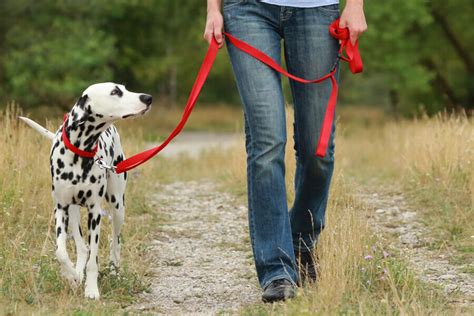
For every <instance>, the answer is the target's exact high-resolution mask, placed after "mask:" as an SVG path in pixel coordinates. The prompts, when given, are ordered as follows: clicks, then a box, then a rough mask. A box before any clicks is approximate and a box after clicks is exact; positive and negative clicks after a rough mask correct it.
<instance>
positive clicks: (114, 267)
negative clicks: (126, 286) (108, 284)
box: [109, 261, 119, 276]
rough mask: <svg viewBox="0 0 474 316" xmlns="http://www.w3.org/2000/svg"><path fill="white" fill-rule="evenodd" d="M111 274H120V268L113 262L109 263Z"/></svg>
mask: <svg viewBox="0 0 474 316" xmlns="http://www.w3.org/2000/svg"><path fill="white" fill-rule="evenodd" d="M109 273H110V275H114V276H116V275H118V274H119V267H118V265H116V264H115V263H114V262H113V261H110V262H109Z"/></svg>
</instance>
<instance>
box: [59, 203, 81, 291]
mask: <svg viewBox="0 0 474 316" xmlns="http://www.w3.org/2000/svg"><path fill="white" fill-rule="evenodd" d="M54 215H55V221H56V225H55V226H56V258H57V259H58V261H59V263H60V265H61V274H62V275H63V276H64V277H65V278H66V279H67V280H68V281H69V283H70V284H71V286H73V287H75V286H77V285H78V284H79V276H78V275H77V273H76V270H75V269H74V265H73V263H72V261H71V259H69V255H68V253H67V247H66V241H67V229H68V222H69V206H68V205H65V206H64V205H61V204H59V203H57V204H56V208H55V210H54Z"/></svg>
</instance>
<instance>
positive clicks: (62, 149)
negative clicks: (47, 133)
mask: <svg viewBox="0 0 474 316" xmlns="http://www.w3.org/2000/svg"><path fill="white" fill-rule="evenodd" d="M59 153H60V154H61V155H64V154H65V153H66V149H64V147H61V149H60V150H59Z"/></svg>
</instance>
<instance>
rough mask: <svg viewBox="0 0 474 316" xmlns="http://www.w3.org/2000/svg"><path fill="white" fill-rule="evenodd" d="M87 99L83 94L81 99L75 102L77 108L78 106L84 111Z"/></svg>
mask: <svg viewBox="0 0 474 316" xmlns="http://www.w3.org/2000/svg"><path fill="white" fill-rule="evenodd" d="M88 98H89V97H88V96H87V94H84V95H83V96H82V97H80V98H79V99H78V100H77V102H76V104H77V106H79V107H80V108H81V109H84V106H85V105H86V102H87V99H88Z"/></svg>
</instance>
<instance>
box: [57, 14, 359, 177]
mask: <svg viewBox="0 0 474 316" xmlns="http://www.w3.org/2000/svg"><path fill="white" fill-rule="evenodd" d="M329 32H330V34H331V35H332V36H333V37H334V38H336V39H338V40H340V41H341V47H340V49H339V57H340V58H341V59H342V60H344V61H347V62H348V63H349V67H350V69H351V71H352V73H359V72H361V71H362V69H363V65H362V59H361V57H360V54H359V48H358V42H356V43H355V44H354V45H352V43H351V42H350V40H349V30H348V29H347V28H343V29H342V28H340V27H339V19H338V20H335V21H334V22H333V23H331V25H330V26H329ZM224 34H225V36H226V37H227V38H228V39H229V41H230V42H231V43H232V44H233V45H234V46H235V47H237V48H238V49H240V50H241V51H243V52H245V53H247V54H249V55H251V56H252V57H254V58H256V59H258V60H260V61H261V62H262V63H264V64H266V65H267V66H269V67H270V68H272V69H274V70H276V71H278V72H279V73H281V74H283V75H284V76H287V77H288V78H291V79H293V80H295V81H298V82H301V83H320V82H322V81H324V80H326V79H330V80H331V84H332V90H331V95H330V97H329V101H328V105H327V108H326V113H325V115H324V121H323V126H322V128H321V133H320V136H319V141H318V146H317V149H316V156H318V157H324V156H326V150H327V147H328V143H329V138H330V135H331V128H332V124H333V119H334V110H335V109H336V101H337V93H338V86H337V82H336V79H335V78H334V74H335V73H336V67H334V69H332V70H331V71H330V72H329V73H328V74H327V75H325V76H323V77H321V78H318V79H313V80H307V79H303V78H299V77H296V76H294V75H292V74H290V73H288V72H287V71H285V70H284V69H283V68H281V66H280V65H278V63H276V62H275V61H274V60H273V59H271V58H270V57H269V56H267V55H265V54H264V53H263V52H261V51H259V50H258V49H256V48H255V47H253V46H251V45H249V44H247V43H245V42H243V41H241V40H239V39H237V38H235V37H233V36H232V35H230V34H227V33H224ZM344 49H345V51H346V56H344V55H343V51H344ZM218 50H219V45H218V44H217V42H216V40H215V39H214V38H213V40H212V41H211V44H210V45H209V49H208V51H207V54H206V56H205V58H204V61H203V63H202V65H201V69H200V70H199V72H198V75H197V77H196V81H195V82H194V85H193V88H192V89H191V93H190V94H189V98H188V102H187V103H186V107H185V108H184V112H183V116H182V118H181V120H180V121H179V123H178V125H177V126H176V127H175V129H174V130H173V131H172V132H171V134H170V135H169V136H168V138H166V140H165V141H164V142H163V143H162V144H161V145H159V146H157V147H154V148H151V149H148V150H146V151H144V152H141V153H138V154H136V155H134V156H132V157H130V158H128V159H126V160H124V161H122V162H120V163H118V164H117V166H115V172H116V173H122V172H125V171H128V170H130V169H133V168H135V167H138V166H139V165H141V164H142V163H144V162H146V161H147V160H149V159H150V158H152V157H153V156H155V155H156V154H158V153H159V152H160V151H161V150H162V149H163V148H165V147H166V146H167V145H168V144H169V142H170V141H171V140H172V139H173V138H174V137H176V135H178V134H179V133H180V132H181V130H182V129H183V127H184V125H185V124H186V121H187V120H188V118H189V116H190V115H191V111H192V110H193V108H194V104H195V103H196V101H197V98H198V97H199V94H200V92H201V89H202V87H203V85H204V83H205V82H206V79H207V76H208V75H209V72H210V71H211V68H212V65H213V64H214V60H215V58H216V55H217V52H218ZM63 138H64V137H63ZM68 148H69V147H68Z"/></svg>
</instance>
